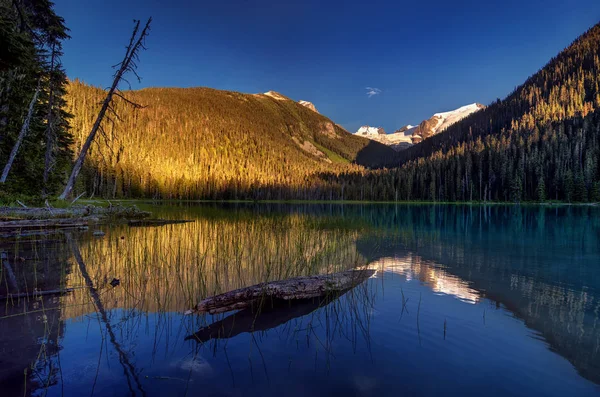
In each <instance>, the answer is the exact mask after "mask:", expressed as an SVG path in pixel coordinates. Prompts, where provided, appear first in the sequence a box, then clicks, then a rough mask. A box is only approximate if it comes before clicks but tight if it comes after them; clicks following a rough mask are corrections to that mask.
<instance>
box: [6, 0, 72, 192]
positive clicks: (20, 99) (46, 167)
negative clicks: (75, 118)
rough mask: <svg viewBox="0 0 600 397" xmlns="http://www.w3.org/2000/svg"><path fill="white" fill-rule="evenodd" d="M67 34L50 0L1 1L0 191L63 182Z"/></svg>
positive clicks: (67, 152) (67, 147)
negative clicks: (1, 179) (0, 173)
mask: <svg viewBox="0 0 600 397" xmlns="http://www.w3.org/2000/svg"><path fill="white" fill-rule="evenodd" d="M67 33H68V30H67V28H66V27H65V25H64V20H63V19H62V18H61V17H59V16H58V15H56V13H55V12H54V10H53V4H52V3H51V2H50V1H48V0H0V167H1V168H2V169H4V171H5V173H6V174H7V178H6V182H5V183H3V184H0V194H1V193H4V194H6V193H18V194H25V195H36V196H40V195H42V196H45V195H47V194H54V193H56V190H57V189H58V188H59V187H60V186H61V185H62V184H63V183H64V179H65V174H66V171H67V170H68V168H69V166H70V161H71V156H72V153H71V144H72V141H71V136H70V134H69V129H68V120H69V114H67V113H66V112H65V110H64V109H65V100H64V95H65V85H66V82H67V79H66V75H65V72H64V70H63V68H62V65H61V61H60V58H61V55H62V42H63V41H64V40H65V39H67V38H68V35H67ZM27 125H28V128H26V127H27ZM24 126H25V127H24ZM11 158H14V162H12V163H11V161H10V160H11ZM7 165H8V166H7Z"/></svg>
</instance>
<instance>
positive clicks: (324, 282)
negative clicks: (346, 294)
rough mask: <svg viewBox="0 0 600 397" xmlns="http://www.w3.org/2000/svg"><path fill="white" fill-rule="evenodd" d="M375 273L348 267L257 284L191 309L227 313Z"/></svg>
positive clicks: (339, 286)
mask: <svg viewBox="0 0 600 397" xmlns="http://www.w3.org/2000/svg"><path fill="white" fill-rule="evenodd" d="M374 273H375V270H371V269H366V270H348V271H345V272H340V273H333V274H322V275H316V276H304V277H296V278H290V279H287V280H281V281H272V282H267V283H262V284H257V285H253V286H250V287H246V288H240V289H236V290H234V291H230V292H226V293H224V294H221V295H216V296H213V297H211V298H208V299H205V300H203V301H201V302H200V303H198V304H197V305H196V307H195V308H194V309H193V310H192V311H190V312H199V313H204V312H208V313H210V314H216V313H224V312H228V311H231V310H237V309H245V308H247V307H249V306H251V305H252V304H254V303H256V302H257V301H259V300H261V299H265V298H271V299H283V300H292V299H309V298H316V297H323V296H327V295H328V294H331V293H335V292H342V291H344V290H347V289H349V288H352V287H354V286H356V285H358V284H360V283H361V282H363V281H364V280H366V279H367V278H369V277H371V276H372V275H373V274H374ZM188 313H189V312H188Z"/></svg>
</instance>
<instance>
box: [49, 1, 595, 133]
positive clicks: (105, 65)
mask: <svg viewBox="0 0 600 397" xmlns="http://www.w3.org/2000/svg"><path fill="white" fill-rule="evenodd" d="M55 3H56V11H57V12H58V13H59V14H60V15H62V16H63V17H64V18H65V20H66V23H67V26H68V27H69V28H70V29H71V36H72V39H71V40H70V41H68V42H67V43H66V44H65V47H64V50H65V55H64V57H63V63H64V66H65V67H66V69H67V74H68V76H69V77H70V78H75V77H78V78H80V79H82V80H84V81H85V82H87V83H91V84H94V85H100V86H107V85H109V84H110V81H111V75H112V69H111V65H113V64H115V63H117V62H119V61H120V60H121V58H122V56H123V51H124V45H125V44H126V42H127V40H128V38H129V35H130V33H131V28H132V20H133V19H134V18H137V19H144V20H145V19H146V18H147V17H149V16H152V17H153V18H154V22H153V24H152V32H151V35H150V37H149V38H148V42H147V44H148V50H147V51H146V52H144V53H142V54H141V64H140V68H139V72H140V75H141V76H142V77H143V80H142V83H141V84H137V83H136V84H134V86H133V87H134V88H140V87H148V86H170V87H193V86H207V87H213V88H218V89H224V90H235V91H241V92H248V93H257V92H265V91H268V90H275V91H279V92H281V93H283V94H284V95H287V96H289V97H291V98H292V99H295V100H300V99H304V100H308V101H311V102H313V103H314V104H315V105H316V107H317V108H318V109H319V111H320V112H321V113H323V114H325V115H326V116H328V117H330V118H331V119H333V120H334V121H335V122H337V123H339V124H341V125H343V126H344V127H346V128H347V129H348V130H350V131H351V132H354V131H356V129H358V127H360V126H361V125H363V124H369V125H372V126H383V127H384V128H385V130H386V131H387V132H392V131H393V130H395V129H397V128H399V127H401V126H402V125H405V124H409V123H411V124H416V123H418V122H420V121H422V120H423V119H425V118H427V117H429V116H431V115H432V114H433V113H435V112H439V111H445V110H450V109H454V108H457V107H459V106H461V105H464V104H468V103H473V102H480V103H484V104H488V103H490V102H491V101H493V100H494V99H496V98H503V97H504V96H506V95H507V94H508V93H510V91H512V90H513V89H514V88H515V87H516V86H518V85H519V84H521V83H522V82H523V81H524V80H525V79H526V78H527V77H528V76H529V75H531V74H533V73H534V72H536V71H537V70H538V69H539V68H541V67H542V66H543V65H544V64H545V63H546V62H547V61H548V60H549V59H550V58H551V57H553V56H554V55H556V54H557V53H558V52H559V51H560V50H562V49H563V48H564V47H566V46H567V45H569V43H571V42H572V41H573V40H574V39H575V38H576V37H577V36H579V35H580V34H581V33H583V32H584V31H585V30H587V29H588V28H590V27H591V26H593V25H594V24H595V23H597V22H599V21H600V1H598V0H519V1H514V0H505V1H496V0H491V1H486V0H483V1H482V0H477V1H460V0H454V1H441V0H438V1H427V0H421V1H408V2H404V1H397V2H395V3H396V4H392V3H394V2H392V1H379V0H371V1H364V2H356V1H352V0H347V1H325V0H320V1H313V0H294V1H287V0H258V1H241V0H235V1H228V0H214V1H185V0H179V1H176V0H171V1H161V0H103V1H99V0H97V1H87V0H55ZM366 87H372V88H377V89H379V90H380V92H379V93H377V94H376V95H372V96H369V95H367V90H366Z"/></svg>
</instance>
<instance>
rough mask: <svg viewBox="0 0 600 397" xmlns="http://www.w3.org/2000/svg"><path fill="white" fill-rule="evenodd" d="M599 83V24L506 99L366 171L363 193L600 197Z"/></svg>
mask: <svg viewBox="0 0 600 397" xmlns="http://www.w3.org/2000/svg"><path fill="white" fill-rule="evenodd" d="M599 86H600V24H597V25H595V26H594V27H592V28H591V29H589V30H588V31H587V32H585V33H584V34H583V35H582V36H580V37H579V38H578V39H576V40H575V41H574V42H573V43H572V44H571V45H570V46H569V47H567V48H566V49H565V50H564V51H562V52H561V53H560V54H558V55H557V56H556V57H554V58H552V59H551V60H550V61H549V62H548V64H546V65H545V66H544V67H543V68H542V69H541V70H539V71H538V72H537V73H535V74H534V75H532V76H531V77H529V78H528V79H527V80H526V81H525V82H524V83H523V84H522V85H520V86H519V87H517V88H516V89H515V90H514V91H513V92H512V93H511V94H509V95H508V96H507V97H506V98H505V99H503V100H497V101H496V102H494V103H492V104H491V105H489V106H487V107H486V108H485V109H482V110H479V111H477V112H474V113H472V114H470V115H469V116H468V117H466V118H464V119H462V120H461V121H459V122H456V123H454V124H452V125H451V126H449V127H448V128H446V129H445V130H444V131H441V132H439V133H437V134H435V135H434V136H432V137H430V138H428V139H425V140H423V141H422V142H421V143H419V144H416V145H413V146H411V147H410V148H408V149H406V150H403V151H401V152H399V153H398V159H399V163H398V162H392V163H389V164H388V168H391V167H394V168H395V169H387V170H382V171H378V172H372V173H370V174H369V175H367V176H366V177H364V178H363V179H365V181H364V183H366V184H367V185H368V186H370V187H372V188H371V189H370V190H369V191H368V195H367V196H366V197H367V199H369V200H378V199H379V200H381V199H384V200H389V199H392V198H393V199H397V200H433V201H471V200H477V201H512V202H520V201H523V200H526V201H534V200H535V201H545V200H547V199H552V200H561V201H568V202H589V201H593V202H599V201H600V89H599ZM356 177H357V176H352V177H350V179H351V180H353V179H354V178H356Z"/></svg>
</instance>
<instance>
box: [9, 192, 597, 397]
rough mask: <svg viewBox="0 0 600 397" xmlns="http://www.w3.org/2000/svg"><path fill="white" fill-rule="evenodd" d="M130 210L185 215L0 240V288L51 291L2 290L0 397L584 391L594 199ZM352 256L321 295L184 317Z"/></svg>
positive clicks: (588, 373)
mask: <svg viewBox="0 0 600 397" xmlns="http://www.w3.org/2000/svg"><path fill="white" fill-rule="evenodd" d="M146 208H147V209H150V210H152V211H153V212H154V215H155V216H157V217H162V218H168V219H189V220H192V221H193V222H190V223H185V224H170V225H163V226H153V227H132V226H126V225H114V226H102V227H100V228H97V229H90V230H83V231H71V232H69V233H56V234H50V235H44V236H41V235H32V236H22V237H20V238H4V239H0V251H1V252H2V253H3V256H2V265H3V266H2V274H1V276H2V277H1V279H0V281H1V286H0V295H1V296H5V295H6V294H7V293H8V292H11V291H12V292H14V291H17V290H18V291H33V290H34V289H37V290H40V291H49V290H61V289H67V290H68V292H66V293H65V294H63V295H62V296H58V295H45V296H43V297H40V298H37V299H28V298H20V299H8V300H7V299H4V300H2V301H0V303H1V304H2V307H1V308H0V390H2V392H1V393H0V394H2V396H13V395H14V396H23V395H35V396H41V395H45V396H63V395H67V396H71V395H72V396H88V395H96V396H104V395H111V396H127V395H137V396H158V395H188V396H195V395H202V396H242V395H244V396H245V395H250V396H269V395H289V396H303V395H323V396H324V395H332V394H338V393H340V394H346V395H357V396H372V395H377V396H381V395H399V394H400V395H422V396H437V395H442V396H446V395H492V396H493V395H498V396H504V395H514V396H530V395H544V396H566V395H568V396H595V395H600V386H599V385H600V321H599V318H600V208H598V207H591V206H503V205H493V206H468V205H426V204H423V205H408V204H406V205H387V204H373V205H366V204H365V205H363V204H346V205H341V204H300V205H292V204H246V203H243V204H242V203H239V204H235V203H229V204H179V205H167V204H164V205H158V206H150V205H148V206H144V209H146ZM99 229H101V230H102V231H103V232H104V233H105V235H104V236H95V235H94V232H95V231H97V230H99ZM353 268H369V269H373V270H376V272H375V274H374V275H373V276H372V277H371V278H369V279H367V280H366V281H364V282H363V283H361V284H360V285H358V286H356V287H354V288H353V289H351V290H349V291H347V292H345V293H343V294H342V295H340V296H335V297H332V298H330V299H327V300H303V301H298V302H287V303H280V302H272V303H271V304H267V305H265V307H263V308H261V309H260V310H242V311H240V312H238V313H235V312H230V313H224V314H216V315H208V314H192V315H184V314H183V313H184V312H185V311H186V310H187V309H190V308H191V307H192V306H193V305H195V304H196V303H197V302H198V301H199V300H201V299H203V298H205V297H208V296H212V295H214V294H218V293H221V292H226V291H230V290H233V289H236V288H240V287H244V286H249V285H253V284H257V283H260V282H264V281H270V280H279V279H285V278H290V277H295V276H300V275H310V274H323V273H333V272H337V271H342V270H347V269H353ZM114 279H118V281H119V283H118V284H117V282H116V280H114ZM113 285H115V286H113Z"/></svg>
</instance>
